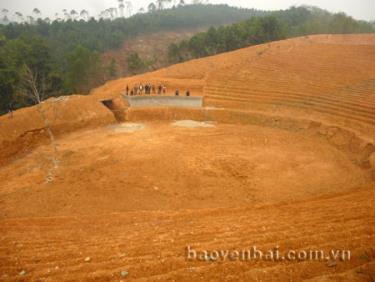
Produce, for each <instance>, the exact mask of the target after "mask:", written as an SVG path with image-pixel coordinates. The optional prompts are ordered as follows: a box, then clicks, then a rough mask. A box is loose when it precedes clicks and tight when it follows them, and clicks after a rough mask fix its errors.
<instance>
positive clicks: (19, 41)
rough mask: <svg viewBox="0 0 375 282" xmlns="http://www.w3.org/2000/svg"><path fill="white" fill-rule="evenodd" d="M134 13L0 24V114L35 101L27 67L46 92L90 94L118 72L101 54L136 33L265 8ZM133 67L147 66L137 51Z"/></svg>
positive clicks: (234, 17)
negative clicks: (27, 89)
mask: <svg viewBox="0 0 375 282" xmlns="http://www.w3.org/2000/svg"><path fill="white" fill-rule="evenodd" d="M157 7H162V8H163V9H161V8H160V9H159V8H157V10H155V11H152V12H148V13H144V14H136V15H133V16H132V17H130V18H117V19H114V20H111V19H103V18H101V19H95V18H91V19H89V20H88V21H86V20H72V19H68V20H66V21H58V20H55V21H53V22H51V23H49V22H46V21H44V20H41V19H38V20H36V22H35V23H33V24H30V23H28V22H24V23H9V24H7V25H0V95H1V97H0V114H2V113H5V112H7V111H8V108H9V105H10V104H12V107H13V108H14V109H17V108H20V107H23V106H27V105H32V104H34V102H33V101H32V100H30V99H28V98H25V97H24V95H21V93H22V89H20V81H21V80H22V75H23V69H24V67H25V66H28V68H30V70H31V71H32V73H33V74H35V77H36V78H37V79H36V80H37V81H36V85H37V86H38V87H41V89H43V91H42V92H43V93H44V95H45V96H46V98H48V97H52V96H59V95H66V94H70V93H88V91H89V90H90V89H92V88H93V87H95V86H98V85H100V84H102V83H104V82H105V81H106V80H108V79H112V78H114V77H115V76H116V66H117V62H116V61H115V60H112V61H110V62H109V63H106V64H104V63H103V62H102V61H101V53H102V52H104V51H106V50H109V49H115V48H119V47H121V46H122V44H123V42H124V40H127V39H131V38H133V37H135V36H137V35H141V34H147V33H153V32H160V31H173V30H178V29H188V28H198V27H205V26H211V25H215V26H219V25H223V24H231V23H233V22H236V21H238V20H244V19H247V18H249V17H252V16H255V15H260V14H262V13H263V12H261V11H256V10H252V9H239V8H233V7H229V6H227V5H198V4H197V5H180V6H179V7H175V8H173V9H164V6H157ZM126 59H127V61H128V63H129V66H130V68H131V71H132V72H134V73H136V72H138V71H140V70H142V69H145V65H146V63H147V62H146V63H145V62H143V61H142V60H141V59H140V58H139V56H137V54H128V56H127V58H126Z"/></svg>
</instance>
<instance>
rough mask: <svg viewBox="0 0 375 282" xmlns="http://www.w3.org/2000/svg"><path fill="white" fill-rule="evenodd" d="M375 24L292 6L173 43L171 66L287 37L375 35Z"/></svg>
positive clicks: (311, 8) (316, 9)
mask: <svg viewBox="0 0 375 282" xmlns="http://www.w3.org/2000/svg"><path fill="white" fill-rule="evenodd" d="M374 31H375V28H374V26H373V24H371V23H368V22H365V21H356V20H354V19H353V18H351V17H349V16H346V15H345V14H343V13H338V14H331V13H328V12H327V11H324V10H321V9H319V8H315V7H292V8H290V9H288V10H285V11H277V12H272V13H268V15H266V16H263V17H252V18H251V19H249V20H247V21H244V22H240V23H236V24H233V25H230V26H221V27H219V28H214V27H212V28H210V29H209V30H208V31H207V32H202V33H199V34H196V35H195V36H193V37H192V38H190V39H189V40H184V41H181V42H180V43H179V44H176V43H174V44H171V45H170V46H169V48H168V56H169V60H170V62H171V63H177V62H183V61H186V60H190V59H194V58H201V57H205V56H210V55H215V54H219V53H222V52H228V51H232V50H236V49H239V48H243V47H247V46H251V45H256V44H261V43H265V42H270V41H274V40H280V39H284V38H289V37H294V36H301V35H310V34H322V33H364V32H366V33H367V32H374Z"/></svg>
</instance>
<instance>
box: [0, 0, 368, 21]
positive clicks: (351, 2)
mask: <svg viewBox="0 0 375 282" xmlns="http://www.w3.org/2000/svg"><path fill="white" fill-rule="evenodd" d="M191 1H192V0H187V1H185V2H187V3H190V2H191ZM131 2H133V6H134V10H135V11H137V10H138V9H139V8H140V7H147V5H148V4H149V3H150V2H152V0H137V1H135V0H133V1H131ZM177 2H178V0H177ZM210 3H215V4H216V3H226V4H228V5H231V6H240V7H248V8H256V9H263V10H278V9H287V8H288V7H290V6H292V5H303V4H306V5H313V6H318V7H320V8H323V9H326V10H329V11H332V12H345V13H346V14H348V15H350V16H352V17H354V18H356V19H364V20H375V0H211V1H210ZM116 6H117V0H0V9H1V10H2V9H4V8H6V9H8V10H10V11H11V12H12V13H14V12H15V11H19V12H21V13H23V14H32V13H31V12H32V10H33V9H34V8H36V7H37V8H39V10H41V12H42V15H43V16H44V17H46V16H53V15H54V14H55V13H57V12H58V13H60V14H62V13H61V10H62V9H68V10H71V9H75V10H82V9H86V10H89V11H90V15H92V16H93V15H97V14H98V13H99V11H101V10H103V9H105V8H109V7H116Z"/></svg>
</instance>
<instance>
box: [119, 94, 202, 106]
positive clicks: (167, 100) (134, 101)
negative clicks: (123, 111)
mask: <svg viewBox="0 0 375 282" xmlns="http://www.w3.org/2000/svg"><path fill="white" fill-rule="evenodd" d="M124 99H125V100H126V101H127V102H128V104H129V106H130V107H135V108H136V107H139V108H140V107H182V108H200V107H203V97H201V96H194V97H191V96H190V97H186V96H151V95H150V96H125V95H124Z"/></svg>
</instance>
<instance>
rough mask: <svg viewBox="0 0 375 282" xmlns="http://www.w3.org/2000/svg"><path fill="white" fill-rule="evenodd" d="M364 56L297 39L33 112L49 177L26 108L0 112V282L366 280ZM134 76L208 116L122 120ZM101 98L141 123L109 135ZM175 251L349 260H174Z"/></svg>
mask: <svg viewBox="0 0 375 282" xmlns="http://www.w3.org/2000/svg"><path fill="white" fill-rule="evenodd" d="M374 45H375V37H374V36H370V35H364V36H355V35H348V36H329V35H322V36H314V37H310V38H298V39H293V40H287V41H281V42H275V43H272V44H267V45H260V46H256V47H252V48H247V49H243V50H239V51H236V52H232V53H228V54H223V55H219V56H216V57H210V58H207V59H203V60H195V61H192V62H188V63H186V64H181V65H176V66H172V67H170V68H167V69H163V70H160V71H158V72H155V73H151V74H145V75H144V76H140V77H134V78H125V79H121V80H118V81H113V82H110V83H108V84H106V85H104V86H103V87H100V88H98V89H95V90H93V92H92V95H90V96H88V97H80V96H73V97H70V98H69V99H66V100H59V101H47V102H46V103H44V105H43V107H44V109H45V110H46V111H47V116H48V117H49V118H50V119H51V120H52V127H53V130H54V132H55V133H56V134H57V137H58V138H57V143H58V152H59V153H58V159H59V161H60V162H59V168H58V169H57V170H56V171H55V172H54V177H53V180H52V181H49V182H46V176H47V175H46V172H48V170H49V169H50V166H51V162H50V159H49V158H50V156H51V150H50V146H49V145H48V142H47V139H46V137H45V132H44V130H43V128H42V125H41V121H40V120H38V116H37V115H36V112H35V109H34V108H28V109H23V110H20V111H17V112H16V113H15V116H14V118H13V119H9V117H7V116H3V117H0V133H1V134H0V142H1V147H0V156H1V160H2V166H1V167H0V187H1V189H0V216H1V218H0V235H1V236H0V280H4V281H14V280H24V281H30V280H38V281H39V280H41V281H61V280H68V281H83V280H89V281H90V280H96V281H120V280H124V281H125V280H137V279H139V280H141V281H144V280H150V281H156V280H160V281H173V280H174V281H181V280H184V281H193V280H198V281H200V280H201V281H203V280H205V281H206V280H210V279H212V280H215V281H238V280H242V281H302V280H309V281H373V280H374V279H375V245H374V242H375V240H374V239H375V211H374V208H373V203H374V200H375V193H374V186H375V185H374V182H373V177H374V175H375V174H374V168H375V153H374V151H375V147H374V145H373V144H374V137H375V131H374V126H375V124H374V120H375V108H374V107H373V105H375V96H374V93H375V92H373V91H374V89H375V84H374V83H373V81H374V78H375V66H374V65H370V64H368V62H370V61H373V60H375V51H374V50H375V49H374ZM306 66H309V67H306ZM140 80H141V81H151V82H153V81H154V82H155V83H156V82H159V81H162V82H164V83H166V84H167V87H168V90H169V92H170V93H171V92H173V89H175V88H180V89H181V91H183V90H184V88H189V89H190V90H191V91H192V93H193V95H199V94H200V95H204V96H205V99H206V101H205V103H206V106H208V108H206V109H202V110H196V111H193V110H178V109H169V110H166V109H152V110H151V109H139V110H134V109H127V108H126V105H124V104H123V101H121V99H119V94H120V93H121V92H122V91H123V89H124V88H125V86H126V85H127V84H132V83H135V82H138V81H140ZM244 86H246V87H244ZM102 99H114V102H115V105H116V109H118V110H119V112H117V115H123V116H124V119H128V120H130V121H132V122H133V123H138V124H141V125H143V126H141V125H139V126H136V125H134V124H133V125H131V126H129V127H126V124H125V125H124V124H122V125H121V124H117V123H116V120H115V117H114V116H113V114H112V113H111V111H109V110H108V109H107V108H105V107H104V106H103V105H102V104H101V103H100V100H102ZM212 107H216V109H212ZM175 119H193V120H197V121H205V120H212V121H213V124H214V126H213V127H197V128H194V127H193V128H186V127H178V126H176V125H173V121H174V120H175ZM182 124H183V123H182ZM185 124H186V123H185ZM188 245H190V246H193V247H194V248H195V249H196V250H205V249H207V250H220V249H223V250H227V249H231V250H233V249H239V250H240V249H244V248H249V247H250V246H257V248H258V249H262V250H268V249H272V248H274V247H276V246H280V249H281V250H289V249H292V250H308V249H315V250H321V249H322V250H324V251H327V252H328V251H329V250H331V249H336V250H351V252H352V259H351V260H350V261H345V262H344V261H339V260H338V261H337V262H335V263H332V262H327V261H325V260H323V261H282V262H271V261H263V260H259V261H250V262H249V261H247V262H241V261H228V260H227V261H224V262H222V261H216V262H215V261H197V260H193V261H188V260H186V253H185V248H186V247H187V246H188ZM85 259H86V261H85ZM22 271H25V272H24V273H21V272H22ZM121 271H123V275H121ZM124 271H126V273H125V272H124ZM21 274H22V275H21Z"/></svg>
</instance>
